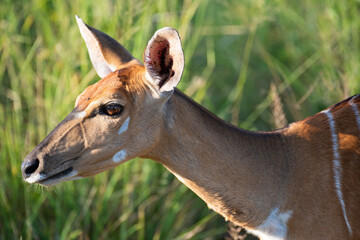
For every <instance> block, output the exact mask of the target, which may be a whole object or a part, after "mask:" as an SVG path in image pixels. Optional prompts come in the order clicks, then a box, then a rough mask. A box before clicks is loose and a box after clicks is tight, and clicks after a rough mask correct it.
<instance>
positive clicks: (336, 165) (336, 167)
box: [323, 109, 352, 235]
mask: <svg viewBox="0 0 360 240" xmlns="http://www.w3.org/2000/svg"><path fill="white" fill-rule="evenodd" d="M330 110H331V109H328V110H326V111H323V113H325V114H326V115H327V117H328V119H329V125H330V131H331V137H332V144H333V146H332V147H333V154H334V160H333V172H334V178H335V189H336V194H337V196H338V198H339V201H340V204H341V209H342V212H343V215H344V219H345V222H346V226H347V228H348V230H349V233H350V235H352V230H351V226H350V223H349V220H348V218H347V215H346V209H345V202H344V199H343V194H342V192H341V177H342V168H341V163H340V154H339V140H338V136H337V133H336V127H335V122H334V118H333V115H332V114H331V112H330Z"/></svg>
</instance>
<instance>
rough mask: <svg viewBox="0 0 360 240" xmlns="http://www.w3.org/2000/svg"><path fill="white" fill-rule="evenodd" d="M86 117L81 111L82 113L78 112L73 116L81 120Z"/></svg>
mask: <svg viewBox="0 0 360 240" xmlns="http://www.w3.org/2000/svg"><path fill="white" fill-rule="evenodd" d="M85 116H86V112H85V111H82V112H79V113H77V114H76V115H75V117H76V118H83V117H85Z"/></svg>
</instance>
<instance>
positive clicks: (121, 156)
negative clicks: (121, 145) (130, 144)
mask: <svg viewBox="0 0 360 240" xmlns="http://www.w3.org/2000/svg"><path fill="white" fill-rule="evenodd" d="M125 158H126V150H121V151H119V152H117V153H116V154H115V155H114V156H113V161H114V162H116V163H119V162H121V161H122V160H124V159H125Z"/></svg>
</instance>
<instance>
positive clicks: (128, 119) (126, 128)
mask: <svg viewBox="0 0 360 240" xmlns="http://www.w3.org/2000/svg"><path fill="white" fill-rule="evenodd" d="M129 122H130V117H128V118H127V119H126V120H125V121H124V123H123V125H122V126H121V128H120V129H119V132H118V134H119V135H120V134H122V133H123V132H126V131H127V130H128V128H129Z"/></svg>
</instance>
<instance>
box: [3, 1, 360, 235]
mask: <svg viewBox="0 0 360 240" xmlns="http://www.w3.org/2000/svg"><path fill="white" fill-rule="evenodd" d="M359 10H360V2H359V1H358V0H356V1H355V0H347V1H330V0H318V1H313V0H303V1H285V0H273V1H270V0H269V1H267V0H226V1H220V0H214V1H211V0H182V1H166V0H148V1H139V0H116V1H112V0H111V1H110V0H106V1H96V2H95V1H82V0H63V1H60V0H55V1H50V0H34V1H25V0H22V1H21V0H15V1H14V0H1V7H0V31H1V34H0V239H78V238H79V239H221V237H222V236H223V233H224V232H225V231H226V223H225V221H224V220H223V219H222V218H221V217H220V216H219V215H217V214H216V213H214V212H212V211H210V210H208V208H207V206H206V204H205V203H203V202H202V201H201V200H200V199H199V198H198V197H197V196H195V195H194V194H193V193H192V192H191V191H189V190H188V189H187V188H186V187H185V186H183V185H182V184H181V183H180V182H179V181H178V180H176V179H175V178H174V176H173V175H171V174H170V173H168V172H167V171H166V170H165V169H164V168H163V167H162V166H160V165H158V164H156V163H153V162H152V161H149V160H140V159H136V160H133V161H130V162H128V163H126V164H124V165H122V166H120V167H118V168H116V169H115V170H112V171H108V172H105V173H102V174H100V175H98V176H96V177H94V178H90V179H86V180H81V181H75V182H67V183H63V184H60V185H59V186H56V187H55V188H51V189H44V188H40V187H36V186H30V185H28V184H25V183H24V182H23V180H22V178H21V172H20V164H21V161H22V159H23V158H24V157H25V155H26V154H27V153H29V152H30V151H31V150H32V149H33V148H34V147H35V146H36V145H37V144H38V143H39V142H40V141H41V140H42V139H43V138H44V137H45V136H46V134H47V133H49V132H50V131H51V130H52V129H53V128H54V127H55V126H56V125H57V123H59V122H60V120H62V119H63V118H64V117H65V116H66V115H67V113H69V112H70V111H71V110H72V108H73V105H74V102H75V99H76V96H77V95H78V94H79V93H80V92H82V91H83V90H84V89H85V88H86V86H88V85H89V84H91V83H94V82H96V81H98V79H99V78H98V77H97V75H96V73H95V71H94V70H93V69H92V66H91V63H90V60H89V58H88V55H87V51H86V47H85V44H84V43H83V40H82V39H81V36H80V33H79V31H78V29H77V25H76V21H75V18H74V15H75V14H78V15H79V16H80V17H81V18H82V19H83V20H84V21H85V22H86V23H88V24H89V25H91V26H94V27H95V28H97V29H100V30H102V31H103V32H105V33H108V34H109V35H110V36H112V37H113V38H115V39H117V40H119V41H120V42H121V43H122V44H123V45H124V46H125V47H126V48H127V49H128V50H129V51H130V52H132V53H133V55H134V56H135V57H137V58H138V59H142V52H143V50H144V48H145V46H146V43H147V41H148V40H149V39H150V37H151V36H152V34H153V33H154V32H155V31H156V30H157V29H158V28H161V27H164V26H171V27H174V28H177V29H178V30H179V32H180V35H181V37H182V43H183V48H184V53H185V59H186V65H185V72H184V75H183V78H182V82H181V83H180V84H179V88H180V89H181V90H182V91H184V92H185V93H187V94H188V95H190V96H191V97H192V98H193V99H195V100H196V101H197V102H199V103H201V104H203V105H204V106H206V107H207V108H208V109H210V110H211V111H212V112H214V113H216V114H217V115H218V116H220V117H221V118H223V119H225V120H227V121H231V122H232V123H234V124H235V125H238V126H239V127H243V128H246V129H251V130H270V129H274V128H278V127H282V126H283V125H284V124H286V123H287V122H292V121H296V120H301V119H303V118H305V117H307V116H310V115H312V114H315V113H316V112H318V111H321V110H323V109H324V108H325V107H327V106H329V105H331V104H333V103H336V102H338V101H340V100H342V99H344V98H345V97H348V96H350V95H352V94H355V93H359V92H360V91H359V90H360V78H359V71H360V70H359V69H360V68H359V63H360V49H359V46H360V45H359V32H360V19H359V18H360V11H359ZM304 230H305V229H304Z"/></svg>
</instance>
